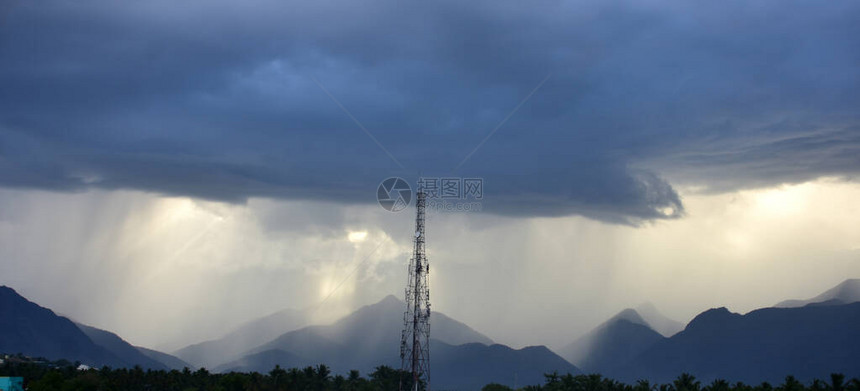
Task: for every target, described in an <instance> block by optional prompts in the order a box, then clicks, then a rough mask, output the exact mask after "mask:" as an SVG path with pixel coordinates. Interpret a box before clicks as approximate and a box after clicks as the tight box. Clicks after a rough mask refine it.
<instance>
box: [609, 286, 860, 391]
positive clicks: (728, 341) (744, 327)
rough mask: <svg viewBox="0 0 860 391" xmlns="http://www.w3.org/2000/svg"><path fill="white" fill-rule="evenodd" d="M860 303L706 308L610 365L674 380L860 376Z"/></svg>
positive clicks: (624, 372) (622, 373)
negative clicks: (679, 328) (671, 332)
mask: <svg viewBox="0 0 860 391" xmlns="http://www.w3.org/2000/svg"><path fill="white" fill-rule="evenodd" d="M858 325H860V303H854V304H847V305H829V306H806V307H800V308H764V309H760V310H756V311H752V312H750V313H748V314H746V315H740V314H735V313H731V312H729V311H728V310H727V309H725V308H717V309H712V310H708V311H705V312H703V313H701V314H699V315H698V316H697V317H696V318H695V319H693V320H692V321H691V322H690V324H689V325H687V327H686V328H685V329H684V331H682V332H680V333H678V334H676V335H675V336H673V337H671V338H668V339H665V340H663V341H660V342H658V343H656V344H655V345H654V346H652V347H651V348H649V349H648V350H646V351H645V352H643V353H642V354H641V355H639V356H638V357H637V358H636V359H635V360H633V361H631V362H629V363H628V364H626V365H624V366H622V367H620V368H618V369H616V370H614V371H611V373H612V374H614V375H615V376H616V377H617V378H618V379H619V380H623V381H635V380H637V379H648V380H651V381H655V382H667V381H670V380H672V379H673V378H675V377H676V376H678V374H679V373H683V372H687V373H691V374H693V375H695V376H696V377H697V378H698V379H699V380H702V381H703V382H708V381H711V380H712V379H715V378H722V379H726V380H729V381H731V382H734V381H743V382H749V383H761V382H762V381H769V382H772V383H774V384H776V383H778V382H780V381H781V380H782V379H783V378H784V377H785V376H786V375H789V374H791V375H794V376H796V377H797V378H798V379H800V380H802V381H808V380H810V379H812V378H827V376H829V374H830V373H834V372H837V373H843V374H845V375H846V376H847V377H849V378H850V377H856V376H860V355H858V353H857V352H860V327H858Z"/></svg>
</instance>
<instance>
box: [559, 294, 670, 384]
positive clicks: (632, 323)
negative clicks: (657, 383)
mask: <svg viewBox="0 0 860 391" xmlns="http://www.w3.org/2000/svg"><path fill="white" fill-rule="evenodd" d="M663 339H664V337H663V336H662V335H660V334H659V333H657V332H656V331H654V330H653V329H651V327H649V325H648V323H647V322H645V320H644V319H642V317H641V316H640V315H639V313H638V312H637V311H636V310H633V309H630V308H628V309H625V310H623V311H621V312H619V313H618V314H616V315H615V316H613V317H612V318H610V319H609V320H607V321H606V322H604V323H602V324H601V325H599V326H597V327H596V328H594V329H593V330H591V331H590V332H588V333H587V334H585V335H583V336H582V337H580V338H579V339H577V340H576V341H574V342H572V343H570V344H569V345H567V346H565V347H564V348H562V349H561V350H560V351H559V353H560V354H561V356H562V357H564V358H565V359H567V360H568V361H570V362H571V363H573V364H575V365H576V366H578V367H579V368H581V369H582V370H583V371H586V372H589V373H603V374H606V373H608V372H609V371H611V369H612V368H615V367H617V366H619V365H620V364H622V363H626V362H628V361H630V360H632V359H634V358H636V357H637V356H638V355H639V354H641V353H642V352H644V351H645V350H646V349H648V348H650V347H651V346H653V345H654V344H655V343H657V342H659V341H661V340H663Z"/></svg>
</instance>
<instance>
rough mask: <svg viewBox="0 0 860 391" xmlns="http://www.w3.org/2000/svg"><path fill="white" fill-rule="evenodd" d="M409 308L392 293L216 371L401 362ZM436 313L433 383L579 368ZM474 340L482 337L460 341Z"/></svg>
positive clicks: (460, 384)
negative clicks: (494, 338)
mask: <svg viewBox="0 0 860 391" xmlns="http://www.w3.org/2000/svg"><path fill="white" fill-rule="evenodd" d="M404 308H405V304H404V303H403V302H401V301H400V300H398V299H396V298H395V297H393V296H388V297H386V298H385V299H383V300H382V301H380V302H378V303H376V304H372V305H369V306H365V307H362V308H360V309H359V310H357V311H355V312H354V313H352V314H350V315H349V316H347V317H345V318H343V319H341V320H340V321H338V322H335V323H334V324H331V325H326V326H309V327H305V328H302V329H299V330H294V331H291V332H288V333H285V334H283V335H281V336H279V337H278V338H276V339H274V340H272V341H271V342H269V343H266V344H264V345H262V346H260V347H257V348H255V349H252V350H251V351H249V352H248V354H246V355H245V356H244V357H242V358H240V359H238V360H234V361H232V362H229V363H227V364H224V365H221V366H219V367H217V368H216V371H232V370H235V371H269V370H271V369H272V367H273V366H274V364H280V365H281V366H282V367H287V366H290V367H292V366H305V365H315V364H320V363H324V364H326V365H328V366H330V367H331V368H332V370H333V371H334V372H336V373H345V372H346V371H348V370H351V369H357V370H359V371H361V372H362V373H369V372H371V371H372V370H373V369H374V368H375V367H376V366H379V365H389V366H392V367H395V368H396V367H399V366H400V357H399V349H398V346H399V341H400V331H401V327H402V319H403V310H404ZM431 319H432V320H431V323H432V330H433V333H432V336H433V338H434V339H433V340H432V341H431V355H432V357H433V360H432V363H433V364H432V367H431V384H432V385H433V387H434V388H437V387H441V388H450V389H464V388H470V387H471V385H478V384H480V386H483V385H484V384H486V383H488V382H491V381H495V382H507V383H509V384H511V385H513V383H514V382H515V381H516V380H517V379H520V380H521V383H520V384H526V383H525V382H526V381H531V379H536V381H535V382H534V383H538V382H540V381H542V379H543V373H545V372H548V371H552V370H558V371H560V372H563V373H566V372H574V373H576V372H577V369H576V368H575V367H574V366H573V365H571V364H570V363H568V362H566V361H565V360H564V359H562V358H561V357H559V356H557V355H556V354H554V353H552V352H550V351H549V350H548V349H546V348H544V347H530V348H525V349H520V350H514V349H511V348H509V347H506V346H502V345H490V346H488V344H485V342H488V343H490V344H491V343H492V341H491V340H490V339H489V338H487V337H486V336H484V335H483V334H480V333H478V332H477V331H475V330H473V329H471V328H469V327H468V326H466V325H464V324H462V323H460V322H457V321H455V320H453V319H451V318H449V317H447V316H445V315H443V314H440V313H433V315H432V318H431ZM469 340H472V341H478V342H477V343H468V344H461V343H460V342H462V341H469ZM448 341H451V342H452V343H448ZM455 344H456V345H455ZM514 374H517V375H514ZM505 379H507V380H505ZM478 388H480V387H478Z"/></svg>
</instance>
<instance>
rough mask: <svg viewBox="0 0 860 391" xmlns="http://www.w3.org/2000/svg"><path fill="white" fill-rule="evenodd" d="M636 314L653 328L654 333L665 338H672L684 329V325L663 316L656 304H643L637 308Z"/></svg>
mask: <svg viewBox="0 0 860 391" xmlns="http://www.w3.org/2000/svg"><path fill="white" fill-rule="evenodd" d="M636 313H638V314H639V315H640V316H641V317H642V319H643V320H644V321H645V323H647V324H648V326H651V328H652V329H653V330H654V331H656V332H658V333H660V334H662V335H663V336H664V337H671V336H673V335H675V334H677V333H678V332H680V331H681V330H683V329H684V324H683V323H681V322H679V321H677V320H674V319H671V318H669V317H667V316H666V315H663V314H662V313H661V312H660V311H658V310H657V307H655V306H654V304H651V303H643V304H641V305H639V306H638V307H636Z"/></svg>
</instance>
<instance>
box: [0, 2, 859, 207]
mask: <svg viewBox="0 0 860 391" xmlns="http://www.w3.org/2000/svg"><path fill="white" fill-rule="evenodd" d="M0 13H2V16H0V86H2V87H0V185H3V186H13V187H31V188H43V189H54V190H76V189H85V188H88V187H100V188H109V189H110V188H133V189H142V190H147V191H155V192H161V193H167V194H183V195H190V196H198V197H205V198H211V199H218V200H226V201H231V202H241V201H243V200H245V199H247V198H248V197H253V196H263V197H275V198H293V199H324V200H334V201H338V202H347V203H355V202H373V201H374V196H375V188H376V185H377V184H378V183H379V181H380V180H382V179H383V178H385V177H388V176H394V175H398V176H404V177H408V178H414V177H415V176H417V175H418V173H419V172H420V173H421V174H423V175H430V176H444V175H456V176H477V177H482V178H484V179H485V187H486V189H485V193H486V199H485V201H484V205H485V210H488V211H491V212H495V213H501V214H513V215H550V216H554V215H569V214H580V215H584V216H588V217H591V218H597V219H601V220H605V221H612V222H622V223H636V222H638V221H642V220H649V219H655V218H666V217H676V216H679V215H681V214H682V213H683V205H682V202H681V200H680V198H679V197H678V195H677V193H676V191H675V190H674V189H673V188H672V186H671V185H670V184H669V183H668V182H667V181H666V180H665V179H663V177H664V176H665V175H666V174H667V173H671V174H672V177H673V178H681V180H683V181H684V182H685V183H692V184H703V185H706V186H708V187H711V188H713V189H717V190H720V189H735V188H742V187H750V186H763V185H771V184H776V183H782V182H793V181H802V180H806V179H810V178H814V177H818V176H822V175H836V176H852V175H854V174H856V173H857V172H858V169H860V153H858V152H860V125H858V124H860V122H858V119H860V118H859V117H860V114H858V110H857V108H858V107H860V88H858V87H860V24H858V23H857V20H858V18H860V3H857V2H854V1H833V2H800V1H762V2H755V3H749V2H740V1H729V2H719V3H701V2H698V3H692V2H683V1H677V2H675V1H663V2H633V1H629V2H628V1H594V2H589V1H586V2H566V1H546V2H507V1H473V2H460V1H431V2H405V1H388V0H380V1H341V0H334V1H319V2H278V1H267V0H253V1H250V2H241V3H239V2H236V3H227V2H221V1H190V2H182V3H176V2H168V1H153V2H133V3H128V2H114V1H100V0H94V1H80V2H66V1H51V0H49V1H39V2H26V1H17V0H13V1H11V2H5V3H4V5H2V6H0ZM547 75H549V79H548V80H547V81H546V83H545V84H544V85H543V86H542V87H541V88H540V89H539V90H538V91H537V92H536V93H535V94H534V95H533V96H532V97H531V99H529V100H528V101H527V102H525V104H523V106H522V107H521V108H520V109H519V111H518V112H516V113H515V114H514V115H513V116H511V118H510V120H509V121H507V122H506V123H505V124H504V126H503V127H501V128H500V129H499V131H498V132H497V133H496V134H494V135H493V137H491V138H490V139H489V140H488V141H487V142H486V144H484V145H483V146H482V147H481V148H480V149H478V150H477V151H476V152H475V154H474V155H473V156H472V157H471V158H470V159H469V160H468V161H466V162H465V163H464V164H463V165H462V167H461V168H460V169H459V170H458V171H456V172H454V171H453V169H454V168H455V167H456V166H457V165H458V164H459V163H460V162H461V161H462V160H463V159H464V158H465V157H466V156H467V155H468V154H469V153H470V152H471V151H472V150H473V149H474V148H475V146H477V145H478V143H479V142H480V141H481V140H482V139H483V138H484V137H485V136H486V135H487V134H488V133H490V131H491V130H493V129H494V128H495V127H496V126H497V125H498V124H499V123H500V122H501V121H502V120H503V119H504V118H505V117H506V116H507V115H508V114H510V113H511V111H512V110H513V109H514V107H516V106H517V105H518V104H519V103H520V102H521V100H522V99H523V98H525V97H526V96H527V95H528V94H529V93H530V92H531V91H532V90H533V89H534V88H535V87H536V86H537V85H538V84H539V83H540V82H541V80H543V79H544V78H545V77H547ZM312 78H316V79H317V80H319V82H320V83H321V84H322V85H323V86H325V88H326V89H327V90H328V91H330V92H331V94H332V95H334V96H335V97H336V98H337V99H339V100H340V101H341V102H342V103H343V105H344V106H345V107H346V108H348V110H349V111H350V112H352V113H353V114H354V115H355V117H356V118H357V119H358V120H359V121H360V122H361V123H362V124H364V126H366V127H367V129H368V130H369V131H370V132H371V133H372V134H373V135H374V136H375V137H376V138H377V139H378V140H379V142H380V143H381V144H382V145H383V146H384V147H385V148H386V149H387V150H389V151H390V152H391V154H392V155H393V156H394V158H395V159H396V160H397V161H399V162H401V163H402V165H403V166H404V168H401V167H400V166H399V164H398V163H397V162H395V161H394V159H391V158H390V157H389V156H388V155H387V154H386V153H385V152H384V151H382V149H381V148H380V147H379V146H377V145H376V144H375V143H374V142H373V140H371V139H370V138H369V137H368V136H367V135H366V134H364V132H363V131H362V130H361V129H359V127H358V126H357V125H356V124H355V123H353V121H352V120H351V119H350V118H349V117H348V116H347V115H346V114H345V113H344V112H343V111H341V110H340V108H338V106H337V104H336V103H335V102H333V101H332V99H330V98H329V97H328V96H327V95H326V94H325V92H323V91H322V90H321V89H320V88H319V86H317V85H316V84H315V83H314V82H313V80H312ZM667 208H671V210H672V211H673V212H672V214H671V215H670V216H666V215H665V211H667V210H669V209H667Z"/></svg>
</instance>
